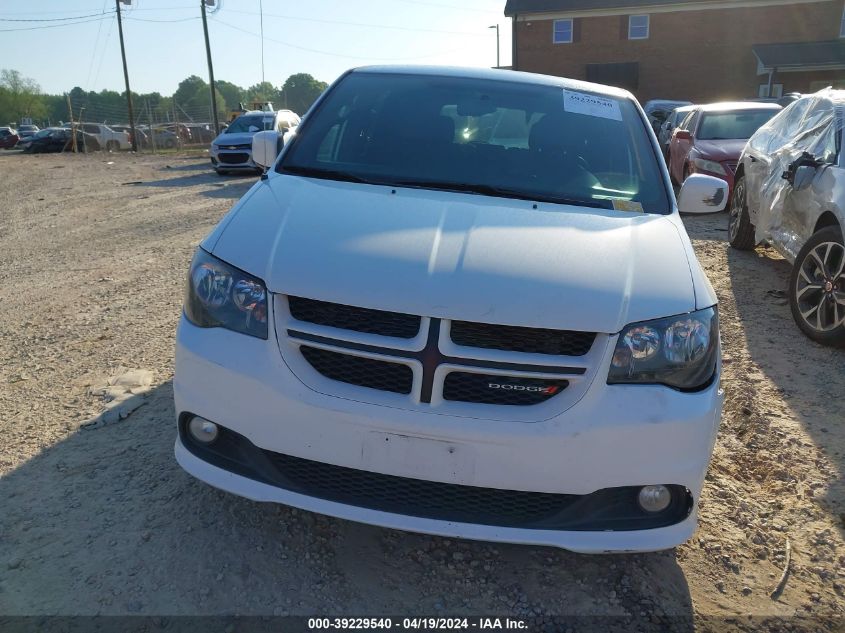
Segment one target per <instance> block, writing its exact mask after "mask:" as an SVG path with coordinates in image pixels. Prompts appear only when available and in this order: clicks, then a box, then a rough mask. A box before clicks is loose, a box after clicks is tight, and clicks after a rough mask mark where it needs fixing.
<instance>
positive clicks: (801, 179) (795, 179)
mask: <svg viewBox="0 0 845 633" xmlns="http://www.w3.org/2000/svg"><path fill="white" fill-rule="evenodd" d="M819 165H821V162H820V161H818V160H817V159H816V158H815V157H814V156H813V155H812V154H809V153H808V152H804V153H803V154H802V155H801V156H800V157H799V158H798V159H797V160H795V161H794V162H792V163H791V164H790V165H789V167H787V169H786V171H785V172H783V174H781V178H783V179H784V180H786V181H788V182H789V184H790V185H792V188H793V189H795V190H796V191H799V190H801V189H803V188H804V187H806V186H807V185H809V184H810V183H811V182H812V181H813V178H815V176H816V169H817V168H818V166H819Z"/></svg>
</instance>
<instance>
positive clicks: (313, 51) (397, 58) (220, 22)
mask: <svg viewBox="0 0 845 633" xmlns="http://www.w3.org/2000/svg"><path fill="white" fill-rule="evenodd" d="M214 22H215V23H216V24H221V25H223V26H227V27H229V28H230V29H234V30H236V31H240V32H241V33H246V34H247V35H252V36H253V37H260V36H259V35H258V34H257V33H253V32H252V31H247V30H246V29H242V28H240V27H238V26H235V25H234V24H229V23H228V22H223V21H222V20H220V19H219V18H215V20H214ZM265 39H266V40H267V41H269V42H275V43H276V44H281V45H282V46H287V47H289V48H295V49H297V50H300V51H305V52H308V53H316V54H318V55H327V56H329V57H340V58H344V59H358V60H364V61H367V60H369V61H383V62H387V61H393V62H396V61H407V60H413V59H425V58H427V57H439V56H441V55H449V54H450V53H456V52H459V51H463V50H466V48H467V47H466V46H464V47H461V48H453V49H451V50H448V51H441V52H438V53H430V54H427V55H413V56H409V57H370V56H366V57H361V56H357V55H347V54H345V53H331V52H329V51H321V50H318V49H316V48H306V47H305V46H297V45H296V44H291V43H290V42H283V41H282V40H274V39H271V38H269V37H268V38H265Z"/></svg>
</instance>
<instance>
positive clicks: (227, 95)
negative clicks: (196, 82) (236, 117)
mask: <svg viewBox="0 0 845 633" xmlns="http://www.w3.org/2000/svg"><path fill="white" fill-rule="evenodd" d="M214 83H215V84H217V92H218V93H219V94H221V95H223V99H224V101H225V106H224V105H223V104H222V103H218V104H217V107H218V108H219V109H220V111H221V112H223V111H224V110H225V111H226V112H228V111H229V110H234V109H235V108H237V107H238V104H239V103H241V102H242V101H243V100H244V98H245V96H246V95H245V94H244V89H243V88H241V87H240V86H238V85H236V84H233V83H232V82H231V81H215V82H214Z"/></svg>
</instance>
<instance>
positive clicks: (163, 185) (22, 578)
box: [0, 153, 845, 630]
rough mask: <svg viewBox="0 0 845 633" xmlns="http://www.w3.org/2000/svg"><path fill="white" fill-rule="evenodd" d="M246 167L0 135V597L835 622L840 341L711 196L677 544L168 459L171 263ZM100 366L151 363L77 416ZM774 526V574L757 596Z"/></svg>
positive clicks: (273, 608)
mask: <svg viewBox="0 0 845 633" xmlns="http://www.w3.org/2000/svg"><path fill="white" fill-rule="evenodd" d="M253 181H254V178H252V177H250V178H226V179H223V178H220V177H218V176H216V175H215V174H213V173H211V172H210V170H209V165H207V163H206V162H205V160H199V159H196V158H179V157H175V156H169V157H155V156H147V157H131V156H113V157H110V156H103V155H94V156H88V157H85V156H53V155H49V156H44V155H41V156H21V155H13V154H10V153H4V154H0V201H2V208H1V209H0V437H2V438H3V439H2V442H0V616H2V615H7V616H8V615H24V614H39V615H50V614H63V615H68V614H81V615H89V614H133V615H145V614H157V615H161V614H166V615H191V614H209V613H210V614H226V615H230V614H242V615H248V614H256V615H259V614H260V615H274V614H275V615H286V614H309V615H313V614H337V615H350V614H359V615H364V614H394V615H397V614H398V615H420V614H450V615H455V614H466V615H470V614H487V615H489V614H499V615H504V614H516V615H536V616H538V617H541V618H542V617H545V616H558V615H574V614H577V615H611V616H620V618H618V619H613V620H604V621H603V622H604V624H603V625H602V628H603V629H604V630H608V629H611V628H613V627H614V626H618V630H646V629H649V630H650V629H653V630H667V629H668V628H676V629H678V628H680V629H685V630H692V629H693V628H695V629H696V630H723V629H724V628H726V627H729V628H737V629H745V630H756V629H759V628H762V627H763V626H764V620H763V619H762V618H761V617H760V616H772V617H777V618H783V620H781V621H780V624H778V623H777V622H775V623H769V624H767V625H766V626H770V627H775V628H777V627H780V626H786V627H789V626H799V625H802V626H803V624H807V626H812V627H815V628H817V629H818V630H839V629H840V627H842V625H843V622H845V619H843V618H845V542H843V533H844V532H845V485H843V471H845V424H843V421H845V395H843V394H845V352H842V351H835V350H831V349H825V348H822V347H820V346H817V345H815V344H813V343H811V342H810V341H808V340H807V339H805V338H804V337H803V336H802V335H801V334H800V333H799V331H798V329H797V328H796V327H795V326H794V324H793V322H792V319H791V317H790V314H789V308H788V306H787V305H786V300H785V299H783V298H782V296H783V295H782V294H781V291H783V290H784V289H785V287H786V280H787V275H788V265H787V264H786V262H784V261H783V260H782V259H780V258H779V257H778V256H777V255H776V254H775V253H774V252H773V251H771V250H768V249H758V250H757V251H756V252H752V253H739V252H735V251H731V250H729V249H728V247H727V244H726V242H725V239H726V231H725V226H726V219H725V216H724V215H723V214H719V215H718V216H715V217H706V218H691V219H688V221H687V226H688V229H689V231H690V232H691V235H692V236H693V238H694V240H695V245H696V249H697V251H698V256H699V258H700V259H701V261H702V262H703V264H704V266H705V268H706V269H707V272H708V274H709V276H710V279H711V280H712V283H713V285H714V286H715V288H716V290H717V292H718V294H719V298H720V301H721V319H722V336H723V344H724V357H725V375H724V387H725V389H726V390H727V394H728V396H727V408H726V411H725V416H724V419H723V423H722V430H721V434H720V437H719V441H718V444H717V447H716V453H715V456H714V459H713V463H712V465H711V469H710V473H709V476H708V479H707V485H706V488H705V492H704V495H703V499H702V504H701V506H702V507H701V527H700V530H699V532H698V533H697V535H696V536H695V538H693V539H692V540H691V541H690V542H689V543H687V544H685V545H683V546H682V547H679V548H677V549H676V550H673V551H669V552H663V553H659V554H649V555H637V556H604V557H587V556H580V555H575V554H570V553H568V552H564V551H558V550H554V549H546V548H538V547H525V546H503V545H496V544H486V543H475V542H467V541H456V540H447V539H442V538H436V537H430V536H422V535H416V534H407V533H402V532H396V531H391V530H385V529H379V528H374V527H368V526H363V525H357V524H354V523H348V522H345V521H341V520H335V519H331V518H326V517H321V516H317V515H312V514H308V513H303V512H298V511H296V510H293V509H289V508H286V507H280V506H272V505H261V504H257V503H252V502H250V501H246V500H244V499H240V498H237V497H234V496H230V495H227V494H224V493H222V492H218V491H216V490H214V489H212V488H210V487H208V486H206V485H204V484H202V483H200V482H198V481H195V480H194V479H192V478H191V477H189V476H188V475H186V474H185V473H184V472H182V470H181V469H180V468H179V467H178V466H177V464H176V463H175V461H174V459H173V452H172V451H173V439H174V432H175V429H174V419H173V418H174V414H173V404H172V390H171V378H172V375H173V337H174V330H175V326H176V322H177V318H178V315H179V311H180V303H181V297H182V286H183V279H184V277H185V273H186V270H187V266H188V263H189V261H190V257H191V253H192V251H193V249H194V247H195V246H196V244H197V243H198V242H199V241H200V239H201V238H202V237H203V235H204V234H205V233H206V232H207V231H209V229H211V227H212V226H213V225H214V224H215V223H216V222H217V221H218V220H219V219H220V218H221V217H222V215H223V214H224V213H225V212H226V211H227V209H228V208H229V207H230V206H231V205H232V204H233V203H234V202H235V201H236V200H237V199H238V198H239V197H240V196H241V195H242V194H243V193H244V192H245V191H246V190H247V189H248V188H249V186H251V184H252V183H253ZM122 368H128V369H143V370H149V371H151V372H152V375H153V383H152V388H151V389H150V390H149V391H148V392H146V393H145V394H143V395H141V396H137V397H139V398H142V399H143V400H142V402H143V403H144V406H141V407H140V408H138V409H137V410H135V411H134V412H133V413H132V414H131V415H129V416H128V417H127V418H126V419H122V420H114V419H111V418H106V419H104V418H102V417H98V416H100V414H101V413H102V411H103V409H104V402H103V397H102V396H99V395H93V391H95V390H96V389H97V387H98V386H102V385H103V384H104V383H105V381H106V379H108V378H109V377H111V376H115V375H117V374H120V373H121V372H122V371H123V369H122ZM92 421H94V423H93V424H92ZM787 541H788V542H789V543H790V545H791V552H792V561H791V572H790V574H789V576H788V578H787V581H786V585H785V589H784V590H783V593H782V595H780V597H779V598H777V599H772V598H771V597H770V595H769V594H770V592H771V591H772V589H773V588H774V587H775V585H776V584H777V583H778V580H779V578H780V576H781V573H782V571H783V569H784V566H785V551H786V544H787ZM749 615H753V616H758V617H756V618H752V619H749V618H748V617H747V616H749ZM796 615H798V616H800V615H806V616H810V617H811V620H809V621H808V622H806V623H803V624H802V623H801V622H799V621H798V620H796V619H795V618H794V616H796ZM622 616H624V617H622ZM693 616H695V623H694V624H693V622H692V618H693ZM825 617H828V618H830V619H829V620H822V619H820V618H825ZM724 618H727V619H724ZM583 622H586V620H585V621H583ZM594 622H595V621H594ZM611 624H612V625H613V626H611ZM0 628H2V627H0ZM550 628H552V629H554V627H550Z"/></svg>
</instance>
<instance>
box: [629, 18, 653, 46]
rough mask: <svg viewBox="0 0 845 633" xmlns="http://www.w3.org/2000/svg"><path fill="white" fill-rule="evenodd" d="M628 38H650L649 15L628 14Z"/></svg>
mask: <svg viewBox="0 0 845 633" xmlns="http://www.w3.org/2000/svg"><path fill="white" fill-rule="evenodd" d="M628 39H629V40H647V39H648V16H647V15H629V16H628Z"/></svg>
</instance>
